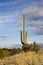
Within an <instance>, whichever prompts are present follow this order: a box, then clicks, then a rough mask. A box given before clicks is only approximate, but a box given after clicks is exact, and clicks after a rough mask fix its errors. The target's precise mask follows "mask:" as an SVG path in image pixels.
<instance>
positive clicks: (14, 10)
mask: <svg viewBox="0 0 43 65" xmlns="http://www.w3.org/2000/svg"><path fill="white" fill-rule="evenodd" d="M23 14H25V15H26V28H27V33H28V39H27V41H28V42H29V43H30V42H33V41H36V42H38V43H39V42H40V43H43V0H0V47H11V46H13V45H15V44H21V42H20V30H22V28H23Z"/></svg>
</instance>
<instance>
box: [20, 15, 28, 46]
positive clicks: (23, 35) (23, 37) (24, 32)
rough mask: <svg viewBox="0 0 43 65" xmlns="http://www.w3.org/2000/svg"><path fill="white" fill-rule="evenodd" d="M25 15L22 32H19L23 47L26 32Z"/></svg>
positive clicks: (25, 40)
mask: <svg viewBox="0 0 43 65" xmlns="http://www.w3.org/2000/svg"><path fill="white" fill-rule="evenodd" d="M25 19H26V18H25V15H23V31H20V36H21V43H22V44H23V46H24V47H26V45H27V31H26V20H25Z"/></svg>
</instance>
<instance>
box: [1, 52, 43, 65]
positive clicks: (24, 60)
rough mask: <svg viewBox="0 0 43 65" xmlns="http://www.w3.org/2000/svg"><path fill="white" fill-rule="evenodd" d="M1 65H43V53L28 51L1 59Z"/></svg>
mask: <svg viewBox="0 0 43 65" xmlns="http://www.w3.org/2000/svg"><path fill="white" fill-rule="evenodd" d="M0 65H43V51H39V52H38V53H36V52H34V51H28V52H26V53H25V52H22V53H19V54H16V55H13V56H10V57H6V58H4V59H0Z"/></svg>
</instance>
